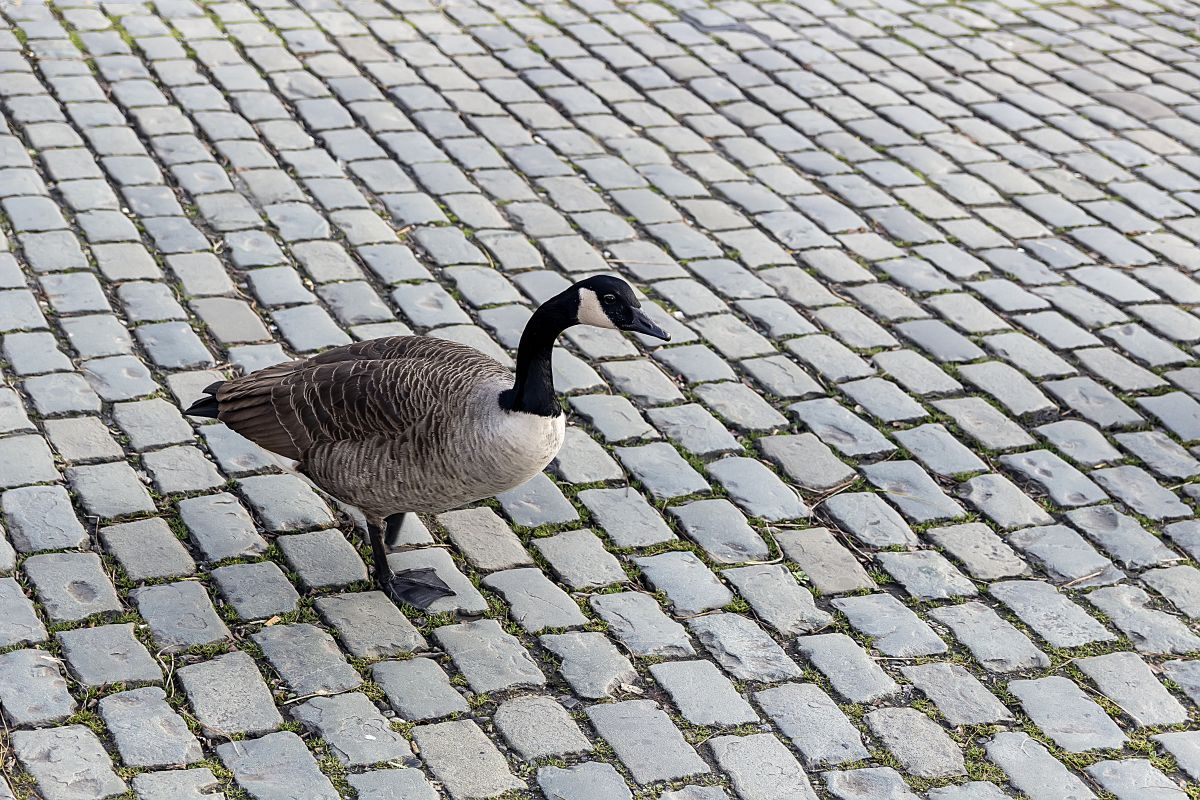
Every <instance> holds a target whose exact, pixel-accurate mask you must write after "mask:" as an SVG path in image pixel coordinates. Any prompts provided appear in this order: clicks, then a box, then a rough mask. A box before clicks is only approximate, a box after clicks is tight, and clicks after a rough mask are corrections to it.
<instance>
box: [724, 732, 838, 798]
mask: <svg viewBox="0 0 1200 800" xmlns="http://www.w3.org/2000/svg"><path fill="white" fill-rule="evenodd" d="M708 746H709V748H710V749H711V750H712V754H713V758H715V759H716V760H717V765H718V766H719V767H720V768H721V769H722V770H723V771H724V772H726V773H728V774H729V777H730V782H731V783H732V784H733V788H734V791H736V792H737V793H738V796H739V797H749V798H768V797H794V798H797V800H800V799H801V798H803V800H816V796H817V795H816V793H815V792H814V791H813V788H812V784H811V783H809V780H808V775H806V774H805V773H804V768H803V767H801V766H800V763H799V762H798V761H797V760H796V757H795V756H793V755H792V754H791V753H790V752H788V749H787V747H785V746H784V745H783V743H782V742H780V741H779V740H778V739H776V738H775V737H774V736H771V735H770V734H765V733H760V734H755V735H753V736H718V737H715V738H713V739H710V740H709V742H708Z"/></svg>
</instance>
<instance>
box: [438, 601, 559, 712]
mask: <svg viewBox="0 0 1200 800" xmlns="http://www.w3.org/2000/svg"><path fill="white" fill-rule="evenodd" d="M434 637H435V638H436V639H437V642H438V644H439V645H441V646H442V648H443V649H445V650H446V652H447V653H449V654H450V657H451V658H452V659H453V660H454V664H455V666H457V667H458V668H459V669H460V670H461V671H462V673H463V674H464V675H465V676H466V678H467V683H469V684H470V686H471V689H472V690H473V691H475V692H476V693H479V694H486V693H488V692H494V691H499V690H502V689H512V688H516V687H518V686H541V685H543V684H545V682H546V677H545V676H544V675H543V674H542V672H541V670H539V669H538V667H537V665H536V664H535V663H534V662H533V659H532V658H531V657H530V656H529V653H528V652H527V651H526V650H525V648H524V647H522V646H521V643H520V642H519V641H518V640H517V639H516V638H514V637H513V636H512V635H511V634H508V633H506V632H505V631H504V630H503V629H502V628H501V627H500V625H499V623H497V622H496V621H495V620H490V619H485V620H478V621H476V622H463V623H459V624H458V625H445V626H443V627H441V628H438V629H437V630H436V631H435V633H434Z"/></svg>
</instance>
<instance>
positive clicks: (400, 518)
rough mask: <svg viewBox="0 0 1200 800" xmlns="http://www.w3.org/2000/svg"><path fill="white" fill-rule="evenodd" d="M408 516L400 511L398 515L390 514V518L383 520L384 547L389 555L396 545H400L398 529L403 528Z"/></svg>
mask: <svg viewBox="0 0 1200 800" xmlns="http://www.w3.org/2000/svg"><path fill="white" fill-rule="evenodd" d="M406 517H408V514H407V513H405V512H403V511H401V512H400V513H399V514H392V515H391V516H390V517H385V518H384V520H383V525H384V531H385V533H386V535H385V536H384V540H383V543H384V547H385V548H386V549H387V551H388V552H389V553H390V552H391V551H393V550H395V549H396V545H397V544H399V543H400V529H401V528H403V527H404V520H405V518H406Z"/></svg>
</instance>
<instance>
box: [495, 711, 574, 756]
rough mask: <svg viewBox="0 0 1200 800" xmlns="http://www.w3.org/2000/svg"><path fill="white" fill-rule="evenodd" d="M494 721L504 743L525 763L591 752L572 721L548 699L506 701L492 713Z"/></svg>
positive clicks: (565, 712)
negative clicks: (494, 713)
mask: <svg viewBox="0 0 1200 800" xmlns="http://www.w3.org/2000/svg"><path fill="white" fill-rule="evenodd" d="M495 720H496V727H497V728H499V729H500V732H501V733H503V734H504V739H505V741H507V742H508V743H509V746H511V747H512V748H513V749H514V750H516V751H517V753H519V754H520V756H521V758H523V759H524V760H526V761H533V760H535V759H539V758H546V757H548V756H563V755H569V754H571V753H585V752H588V751H589V750H591V749H592V745H591V743H590V742H589V741H588V740H587V737H585V736H584V735H583V732H582V731H580V730H579V726H578V725H577V724H576V723H575V720H573V719H571V716H570V715H569V714H568V713H567V711H566V709H564V708H563V707H562V706H561V705H559V704H558V703H557V702H555V701H554V699H553V698H550V697H545V696H542V695H530V696H527V697H514V698H512V699H511V700H506V701H505V702H503V703H501V704H500V707H499V708H497V709H496V716H495Z"/></svg>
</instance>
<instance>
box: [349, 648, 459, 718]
mask: <svg viewBox="0 0 1200 800" xmlns="http://www.w3.org/2000/svg"><path fill="white" fill-rule="evenodd" d="M371 674H372V675H373V676H374V678H375V682H376V683H378V684H379V685H380V686H382V687H383V691H384V692H385V693H386V694H387V699H388V704H389V705H391V707H392V709H393V710H394V711H395V712H396V713H397V714H399V715H400V718H401V719H404V720H409V721H413V722H422V721H424V720H429V719H437V718H438V717H445V716H449V715H450V714H455V713H458V712H463V711H466V710H467V701H466V700H464V699H463V697H462V695H461V694H459V693H458V692H457V691H456V690H455V689H454V687H453V686H451V685H450V679H449V678H448V677H446V673H445V672H444V671H443V670H442V668H441V667H439V666H438V665H437V662H435V661H432V660H430V659H428V658H414V659H412V660H410V661H382V662H380V663H378V664H376V665H375V666H374V667H373V668H372V670H371Z"/></svg>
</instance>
